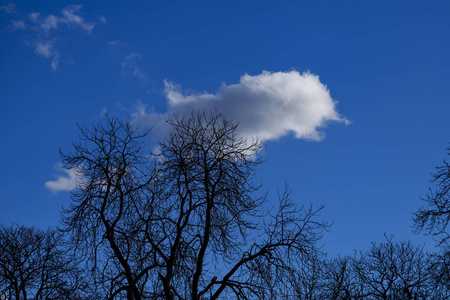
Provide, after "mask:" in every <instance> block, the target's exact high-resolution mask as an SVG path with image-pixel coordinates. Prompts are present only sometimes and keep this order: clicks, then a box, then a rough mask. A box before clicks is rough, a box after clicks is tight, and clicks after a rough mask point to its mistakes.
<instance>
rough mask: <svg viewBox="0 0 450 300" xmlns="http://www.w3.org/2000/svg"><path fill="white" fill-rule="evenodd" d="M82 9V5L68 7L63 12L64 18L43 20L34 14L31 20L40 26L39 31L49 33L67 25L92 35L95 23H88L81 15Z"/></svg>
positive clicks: (53, 16)
mask: <svg viewBox="0 0 450 300" xmlns="http://www.w3.org/2000/svg"><path fill="white" fill-rule="evenodd" d="M81 8H82V6H81V5H70V6H67V7H65V8H64V9H62V10H61V15H62V17H59V16H55V15H48V16H47V17H43V18H41V14H40V13H38V12H33V13H31V14H30V15H29V18H30V20H31V21H32V22H33V23H35V24H36V25H37V26H38V27H37V29H41V30H43V31H45V32H47V33H48V32H50V31H51V30H56V29H58V27H59V25H60V24H65V25H68V26H71V27H79V28H81V29H83V30H85V31H87V32H88V33H90V32H91V31H92V29H94V26H95V23H90V22H87V21H86V20H84V19H83V18H82V17H81V16H80V15H79V12H80V10H81Z"/></svg>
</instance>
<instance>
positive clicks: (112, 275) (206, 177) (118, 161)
mask: <svg viewBox="0 0 450 300" xmlns="http://www.w3.org/2000/svg"><path fill="white" fill-rule="evenodd" d="M168 123H169V124H170V126H171V128H172V131H171V134H170V136H169V137H168V138H167V139H165V140H163V141H161V142H159V143H158V145H157V147H156V149H157V151H156V154H154V155H149V154H148V153H146V152H145V145H144V139H145V136H146V134H147V133H146V132H144V133H141V132H139V131H138V130H136V129H134V128H133V127H132V126H131V125H130V123H129V122H128V121H120V120H117V119H109V120H108V121H107V122H106V123H105V124H102V123H99V124H97V125H96V126H94V128H93V129H86V128H81V141H80V143H78V144H75V145H74V148H75V151H74V152H73V153H70V154H62V157H63V163H64V166H65V167H66V168H70V169H75V171H76V174H77V175H78V180H79V189H78V190H77V191H76V192H75V193H74V194H73V203H72V205H71V207H70V208H68V209H66V210H65V211H64V222H65V225H66V227H65V229H66V231H67V232H69V233H71V235H72V242H73V245H74V248H75V249H77V250H78V252H79V253H80V254H83V255H84V257H85V258H86V262H87V265H88V267H89V270H90V271H91V274H92V278H93V281H94V283H93V285H95V286H98V290H97V291H98V292H100V293H102V295H104V296H103V297H102V298H105V299H121V298H124V299H224V298H227V297H232V298H235V299H276V298H281V297H283V296H284V297H290V296H293V294H292V286H291V285H292V281H291V280H289V278H292V277H293V276H298V275H299V274H301V273H300V272H299V270H300V269H299V268H300V267H301V265H302V263H303V262H305V261H307V260H308V259H309V258H312V257H313V256H314V255H315V253H317V249H316V242H317V241H318V239H320V237H321V233H322V232H323V230H325V229H326V224H325V223H323V222H322V221H321V220H318V218H317V214H318V212H319V211H320V210H321V209H322V208H321V207H319V208H317V209H313V208H312V207H309V208H308V209H303V208H299V207H297V206H296V205H294V203H293V202H292V201H291V200H290V197H289V196H290V195H289V191H288V190H287V189H285V191H284V192H283V193H281V195H280V197H279V207H278V209H277V210H275V211H273V210H271V211H270V213H269V209H268V208H267V207H266V206H265V204H267V199H266V195H265V194H264V193H261V192H260V187H259V186H258V185H255V184H254V183H253V176H254V174H255V168H256V167H257V166H258V165H259V164H260V163H261V159H260V158H259V153H258V152H259V150H260V149H261V144H260V142H258V141H247V140H244V139H242V138H240V137H238V136H237V135H236V128H237V126H238V125H237V124H236V123H235V122H233V121H231V120H228V119H227V118H226V117H225V116H223V115H221V114H220V113H217V112H213V113H210V114H207V113H193V114H192V115H191V116H190V117H178V116H174V117H173V118H171V119H170V120H169V121H168ZM284 279H286V280H284Z"/></svg>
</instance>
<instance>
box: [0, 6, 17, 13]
mask: <svg viewBox="0 0 450 300" xmlns="http://www.w3.org/2000/svg"><path fill="white" fill-rule="evenodd" d="M0 10H3V11H4V12H5V13H7V14H12V13H15V12H16V11H17V6H16V5H15V4H14V3H8V4H5V5H2V6H0Z"/></svg>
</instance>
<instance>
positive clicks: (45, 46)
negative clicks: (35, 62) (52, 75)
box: [34, 41, 59, 72]
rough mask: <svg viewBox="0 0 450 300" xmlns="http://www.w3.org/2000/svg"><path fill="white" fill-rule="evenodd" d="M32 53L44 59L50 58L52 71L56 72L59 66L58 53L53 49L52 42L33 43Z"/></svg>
mask: <svg viewBox="0 0 450 300" xmlns="http://www.w3.org/2000/svg"><path fill="white" fill-rule="evenodd" d="M34 52H35V53H37V54H38V55H40V56H43V57H45V58H51V59H52V62H51V64H50V65H51V67H52V70H53V71H55V72H56V71H57V70H58V66H59V53H58V51H56V50H55V49H54V42H53V41H38V42H36V43H35V48H34Z"/></svg>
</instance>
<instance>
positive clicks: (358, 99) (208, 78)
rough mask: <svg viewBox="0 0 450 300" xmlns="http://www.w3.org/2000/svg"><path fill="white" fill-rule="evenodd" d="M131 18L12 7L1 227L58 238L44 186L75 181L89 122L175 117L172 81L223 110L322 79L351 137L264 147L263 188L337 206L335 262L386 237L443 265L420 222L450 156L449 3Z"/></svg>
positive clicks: (134, 14) (330, 247)
mask: <svg viewBox="0 0 450 300" xmlns="http://www.w3.org/2000/svg"><path fill="white" fill-rule="evenodd" d="M130 2H131V1H130ZM130 2H125V1H120V2H119V1H78V2H72V1H13V2H5V1H1V2H0V7H1V10H0V127H1V129H2V130H1V132H0V141H1V147H0V157H1V161H2V164H1V166H2V168H1V169H2V171H1V172H0V223H3V224H9V223H11V222H16V223H19V224H24V225H36V226H39V227H42V228H45V227H47V226H56V225H57V224H58V222H59V209H60V206H61V205H63V204H67V203H69V193H68V192H65V191H59V192H55V191H52V190H51V189H49V188H46V187H45V183H46V182H48V181H52V180H56V179H57V177H58V176H61V175H64V173H62V172H61V171H60V170H59V171H58V169H57V167H56V166H57V164H58V162H59V154H58V150H59V149H60V148H62V150H63V151H69V150H71V143H72V142H74V141H76V140H77V138H78V129H77V127H76V123H77V122H78V123H80V124H91V123H93V122H96V120H98V119H99V118H101V117H102V114H103V112H104V111H105V110H106V111H108V114H110V115H117V116H127V115H130V114H133V113H135V112H136V109H137V107H142V106H144V105H145V106H146V109H147V112H152V111H153V112H154V113H160V114H163V113H165V112H166V111H168V110H170V109H169V106H168V104H167V99H166V96H167V86H165V84H164V80H167V82H171V83H174V84H176V85H179V86H181V87H180V88H178V89H179V90H181V89H182V90H183V92H182V93H184V94H185V95H200V94H202V93H210V94H216V93H218V94H220V91H221V87H223V86H229V85H232V84H238V83H239V82H240V78H241V76H243V75H245V74H248V75H250V77H251V78H253V79H255V78H260V77H258V76H259V75H261V74H262V72H263V71H269V72H282V73H277V74H294V73H295V74H303V72H310V75H311V74H314V75H317V76H319V80H320V83H321V84H323V85H324V86H325V85H326V87H327V88H328V90H329V94H330V96H331V98H332V99H333V100H334V101H336V102H337V104H336V106H335V109H336V111H338V112H339V114H340V115H339V116H340V118H341V121H342V120H344V118H346V119H347V120H349V121H350V122H351V124H349V125H345V124H344V123H343V122H328V123H327V124H328V126H327V127H325V128H323V127H322V131H323V132H324V133H325V138H324V139H322V140H320V141H310V140H305V139H303V138H295V136H294V134H292V133H291V134H289V135H284V136H282V137H279V138H278V139H271V140H269V141H267V142H266V146H267V147H266V149H265V150H264V155H265V157H266V162H265V163H264V164H263V165H262V166H261V167H260V168H259V171H258V177H257V180H259V181H261V182H262V183H263V184H264V185H265V187H266V188H268V189H269V190H271V191H272V192H275V189H276V187H277V186H278V187H283V185H284V181H285V180H286V181H287V182H288V184H289V185H290V187H291V188H292V190H293V193H292V197H293V199H294V200H295V201H297V202H298V203H306V204H307V203H309V202H311V203H313V204H316V205H318V204H321V203H322V204H325V206H326V209H325V211H324V213H323V214H322V216H323V217H324V218H325V219H327V220H329V221H334V225H333V227H332V229H331V231H330V232H329V233H328V234H326V236H325V238H324V240H323V242H324V243H325V247H324V250H325V251H328V252H329V253H330V254H332V255H335V254H338V253H343V254H351V253H352V251H353V249H365V248H368V247H369V246H370V241H380V240H382V239H383V233H384V232H386V233H389V234H395V235H396V237H397V239H398V240H404V239H412V240H413V241H415V242H417V243H427V247H430V249H431V246H432V241H431V240H430V239H428V238H424V237H423V236H421V235H419V236H417V235H414V234H412V229H411V225H412V222H411V213H412V212H413V211H415V210H416V209H417V208H418V206H419V205H420V204H421V201H420V197H421V196H423V195H424V194H425V193H426V192H427V189H428V186H429V183H428V180H429V178H430V172H432V171H433V167H434V166H435V165H437V164H439V163H440V162H441V161H442V160H443V159H444V158H445V155H446V151H445V148H446V147H447V146H448V144H447V142H448V141H449V140H450V130H449V129H450V118H449V117H448V116H449V113H450V101H449V99H450V93H449V82H450V73H449V70H450V55H449V53H450V18H448V16H449V15H450V2H448V1H433V2H428V3H426V2H425V1H340V3H338V1H289V2H288V1H189V2H186V1H146V2H144V1H140V2H138V1H133V2H131V3H130ZM188 3H189V4H188ZM73 5H77V6H73ZM78 5H81V6H78ZM36 13H39V15H37V14H36ZM49 16H50V17H49ZM297 72H298V73H297ZM270 74H272V75H273V74H274V73H269V75H270ZM252 76H253V77H252ZM270 76H271V75H270ZM270 76H269V78H268V80H272V79H271V78H272V77H270ZM269 84H270V82H269ZM238 87H240V86H238ZM165 90H166V93H165V92H164V91H165ZM280 97H281V96H280ZM224 99H225V100H223V101H224V105H226V104H227V102H226V101H227V100H226V99H228V98H226V97H225V98H224ZM243 99H244V100H242V101H245V99H246V98H245V97H244V98H243ZM268 101H270V99H269V100H268ZM254 108H255V110H256V111H260V110H262V111H267V109H266V107H265V106H261V108H259V110H258V107H257V105H256V106H254ZM277 118H279V120H280V121H282V119H283V115H279V116H277ZM255 126H256V125H255ZM274 194H275V193H273V194H271V195H274Z"/></svg>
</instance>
